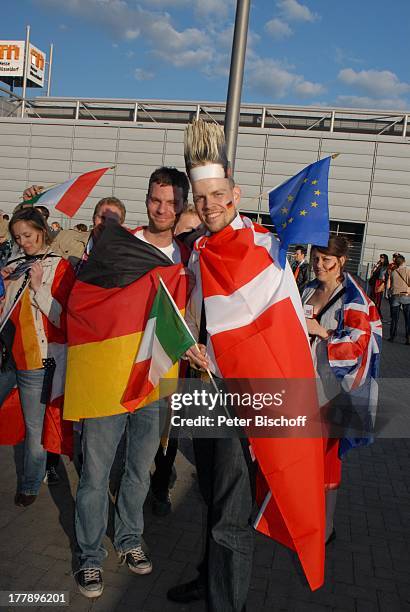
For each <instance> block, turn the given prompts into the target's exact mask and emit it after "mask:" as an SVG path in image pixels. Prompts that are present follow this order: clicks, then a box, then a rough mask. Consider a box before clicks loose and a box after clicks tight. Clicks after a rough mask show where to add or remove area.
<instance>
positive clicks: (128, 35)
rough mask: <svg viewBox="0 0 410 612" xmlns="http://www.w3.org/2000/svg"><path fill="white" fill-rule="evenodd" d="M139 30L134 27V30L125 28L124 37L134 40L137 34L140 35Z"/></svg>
mask: <svg viewBox="0 0 410 612" xmlns="http://www.w3.org/2000/svg"><path fill="white" fill-rule="evenodd" d="M140 33H141V32H140V30H139V29H138V28H136V29H134V30H125V32H124V38H125V39H126V40H135V38H138V36H139V35H140Z"/></svg>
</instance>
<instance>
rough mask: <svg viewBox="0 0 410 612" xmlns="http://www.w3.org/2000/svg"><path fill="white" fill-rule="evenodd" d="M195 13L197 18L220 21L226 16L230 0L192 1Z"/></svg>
mask: <svg viewBox="0 0 410 612" xmlns="http://www.w3.org/2000/svg"><path fill="white" fill-rule="evenodd" d="M193 5H194V10H195V13H196V15H197V16H198V17H205V18H206V17H213V18H218V19H222V18H225V17H226V16H227V15H228V12H229V11H230V9H231V7H232V5H233V3H232V0H194V2H193Z"/></svg>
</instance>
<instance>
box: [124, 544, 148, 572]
mask: <svg viewBox="0 0 410 612" xmlns="http://www.w3.org/2000/svg"><path fill="white" fill-rule="evenodd" d="M120 560H121V565H124V564H125V563H126V564H127V566H128V569H129V570H130V571H131V572H132V573H133V574H150V573H151V572H152V563H151V560H150V559H149V557H148V556H147V555H146V554H145V552H144V551H143V550H142V548H141V546H136V547H135V548H132V549H131V550H129V551H127V552H126V553H122V554H121V555H120Z"/></svg>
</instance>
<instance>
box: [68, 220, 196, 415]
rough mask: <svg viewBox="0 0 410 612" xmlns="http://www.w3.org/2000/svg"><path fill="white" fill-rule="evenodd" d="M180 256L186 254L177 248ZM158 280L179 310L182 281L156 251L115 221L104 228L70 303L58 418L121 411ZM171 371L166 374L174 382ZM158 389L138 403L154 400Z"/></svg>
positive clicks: (177, 268)
mask: <svg viewBox="0 0 410 612" xmlns="http://www.w3.org/2000/svg"><path fill="white" fill-rule="evenodd" d="M180 248H181V256H182V259H183V260H184V259H186V256H187V254H188V253H187V250H186V248H185V247H184V246H183V245H180ZM159 276H161V278H162V279H163V281H164V282H165V284H166V285H167V287H168V290H169V291H170V293H171V295H172V296H173V298H174V300H175V301H176V303H177V305H178V307H179V308H180V309H184V308H185V305H186V300H187V292H188V277H187V275H186V272H185V269H184V266H183V264H182V263H181V264H173V263H172V261H171V260H170V259H169V258H168V257H167V256H166V255H164V253H163V252H162V251H160V250H159V249H157V248H156V247H154V246H152V245H151V244H148V243H146V242H144V241H142V240H140V239H139V238H137V237H136V236H134V235H133V234H132V233H131V232H129V231H128V230H126V229H125V228H123V227H121V226H120V225H117V224H112V223H110V224H107V225H106V227H105V229H104V230H103V232H102V235H101V237H100V239H99V240H98V241H97V243H96V245H95V246H94V248H93V250H92V251H91V254H90V256H89V258H88V261H87V262H86V263H85V264H84V266H83V268H82V269H81V270H80V272H79V274H78V276H77V280H76V282H75V285H74V288H73V291H72V293H71V296H70V299H69V302H68V357H67V377H66V387H65V399H64V418H65V419H68V420H72V421H78V420H79V419H82V418H92V417H103V416H109V415H113V414H120V413H123V412H126V411H127V410H126V409H125V408H124V407H123V406H122V405H121V399H122V396H123V394H124V391H125V389H126V387H127V382H128V379H129V377H130V373H131V369H132V366H133V363H134V360H135V357H136V355H137V352H138V348H139V345H140V342H141V339H142V336H143V332H144V329H145V326H146V323H147V320H148V315H149V312H150V310H151V307H152V303H153V301H154V298H155V294H156V292H157V289H158V284H159ZM177 367H178V366H177V365H176V368H175V369H174V370H173V371H172V372H170V373H169V376H170V377H172V378H176V377H177V376H178V370H177ZM157 395H158V389H156V390H154V391H153V393H152V394H151V395H149V396H147V398H146V400H145V402H143V403H142V404H141V406H144V405H147V404H149V403H151V402H152V401H154V400H155V399H156V397H157Z"/></svg>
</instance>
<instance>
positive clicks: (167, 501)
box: [152, 491, 171, 516]
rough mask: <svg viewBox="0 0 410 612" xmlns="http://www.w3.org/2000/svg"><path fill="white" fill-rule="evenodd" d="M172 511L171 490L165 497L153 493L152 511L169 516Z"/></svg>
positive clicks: (157, 514) (158, 514)
mask: <svg viewBox="0 0 410 612" xmlns="http://www.w3.org/2000/svg"><path fill="white" fill-rule="evenodd" d="M170 512H171V496H170V494H169V491H167V494H166V495H165V496H164V497H158V496H157V495H155V493H152V513H153V514H155V516H167V515H168V514H169V513H170Z"/></svg>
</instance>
